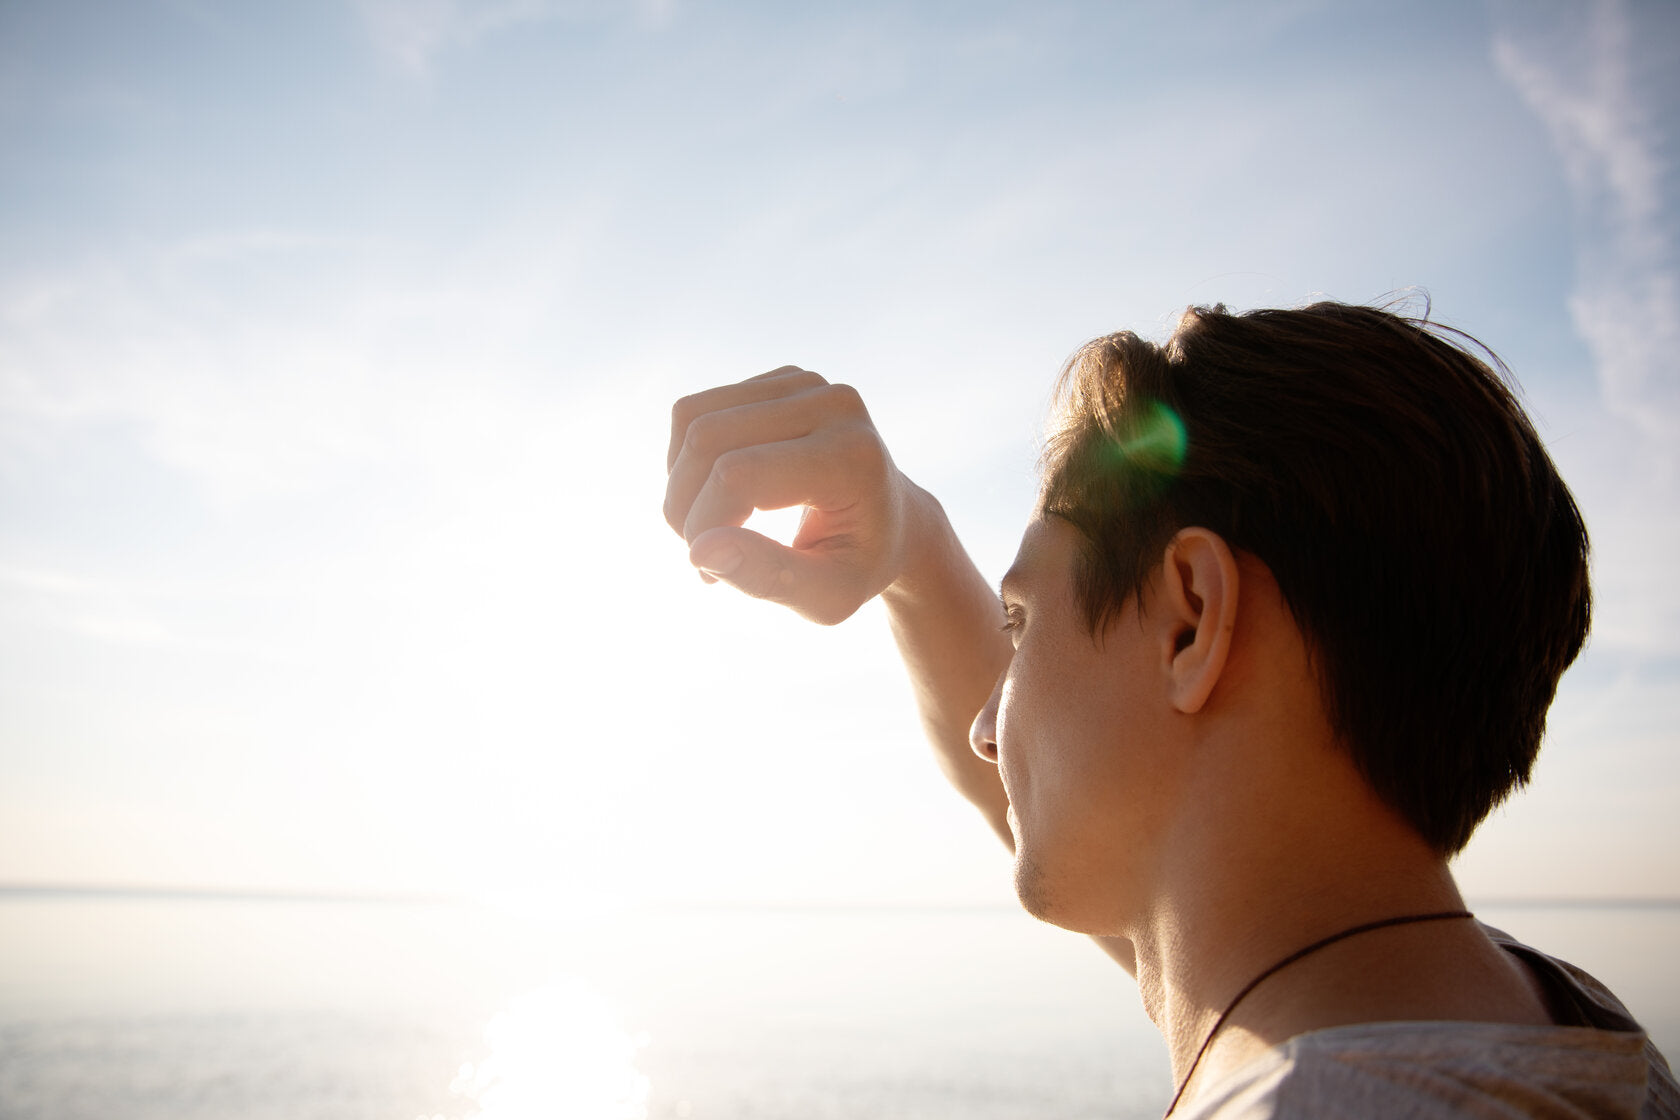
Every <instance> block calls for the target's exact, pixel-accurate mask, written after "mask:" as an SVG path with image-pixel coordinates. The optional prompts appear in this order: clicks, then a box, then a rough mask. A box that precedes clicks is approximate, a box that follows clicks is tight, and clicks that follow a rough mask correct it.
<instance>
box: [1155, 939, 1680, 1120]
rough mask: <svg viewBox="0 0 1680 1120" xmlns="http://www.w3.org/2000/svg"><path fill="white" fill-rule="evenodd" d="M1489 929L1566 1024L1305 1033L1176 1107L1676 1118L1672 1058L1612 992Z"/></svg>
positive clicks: (1259, 1118)
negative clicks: (1533, 978)
mask: <svg viewBox="0 0 1680 1120" xmlns="http://www.w3.org/2000/svg"><path fill="white" fill-rule="evenodd" d="M1489 934H1490V936H1492V937H1493V938H1494V940H1495V942H1496V943H1498V944H1500V945H1501V946H1503V947H1505V948H1507V949H1508V950H1510V951H1512V952H1515V953H1517V954H1518V955H1519V956H1521V957H1522V958H1523V959H1524V961H1525V963H1527V964H1528V965H1529V966H1530V968H1531V969H1533V970H1534V972H1535V973H1536V975H1537V976H1538V977H1539V978H1540V980H1541V982H1542V984H1543V985H1544V986H1546V987H1547V989H1548V994H1549V996H1550V997H1551V999H1552V1000H1553V1002H1554V1004H1555V1005H1556V1015H1557V1018H1558V1019H1559V1021H1560V1022H1561V1023H1564V1024H1566V1025H1560V1026H1551V1027H1544V1026H1542V1027H1533V1026H1515V1025H1510V1024H1503V1023H1467V1022H1391V1023H1364V1024H1358V1025H1354V1026H1346V1027H1335V1028H1332V1029H1329V1030H1322V1031H1312V1032H1309V1033H1307V1034H1303V1035H1298V1036H1296V1037H1295V1038H1292V1039H1290V1040H1288V1041H1287V1042H1285V1043H1283V1044H1282V1045H1280V1046H1277V1047H1274V1048H1273V1049H1271V1050H1269V1051H1268V1052H1267V1053H1266V1054H1265V1055H1263V1056H1262V1057H1261V1058H1259V1059H1257V1060H1256V1061H1254V1062H1251V1063H1249V1064H1248V1065H1247V1066H1245V1067H1244V1068H1243V1069H1241V1070H1239V1071H1237V1072H1236V1073H1235V1074H1233V1075H1232V1076H1231V1077H1229V1078H1227V1079H1226V1080H1225V1081H1223V1082H1221V1083H1220V1084H1217V1085H1213V1086H1210V1087H1209V1090H1208V1091H1207V1092H1206V1093H1205V1094H1203V1095H1202V1096H1201V1097H1200V1098H1199V1099H1198V1100H1196V1101H1195V1102H1194V1107H1193V1108H1192V1109H1190V1110H1189V1111H1188V1112H1186V1113H1184V1114H1183V1115H1184V1116H1185V1117H1188V1118H1192V1120H1215V1118H1217V1120H1270V1118H1273V1117H1299V1118H1303V1120H1310V1118H1315V1117H1327V1118H1328V1117H1343V1116H1362V1117H1370V1118H1373V1120H1401V1118H1406V1117H1441V1116H1512V1115H1520V1116H1556V1117H1629V1118H1636V1117H1637V1118H1643V1120H1662V1118H1674V1120H1680V1090H1677V1088H1676V1085H1675V1081H1674V1078H1673V1075H1672V1074H1671V1073H1670V1071H1669V1068H1668V1065H1667V1063H1666V1062H1665V1061H1664V1060H1663V1057H1662V1055H1661V1054H1660V1053H1658V1052H1657V1050H1656V1048H1655V1047H1654V1046H1652V1045H1651V1044H1650V1042H1649V1041H1648V1040H1647V1039H1646V1037H1645V1034H1644V1032H1643V1031H1641V1030H1640V1029H1639V1026H1638V1024H1637V1023H1635V1022H1634V1021H1633V1018H1632V1017H1631V1016H1630V1015H1629V1014H1628V1012H1627V1008H1625V1007H1624V1006H1622V1004H1621V1002H1620V1001H1619V1000H1617V999H1616V997H1615V996H1614V995H1612V994H1611V993H1610V992H1609V990H1608V989H1606V988H1605V987H1604V986H1603V985H1602V984H1600V983H1599V982H1598V981H1596V980H1594V979H1593V978H1592V977H1591V976H1588V975H1587V974H1586V973H1584V972H1582V971H1581V970H1579V969H1577V968H1574V967H1573V966H1570V965H1568V964H1566V963H1565V962H1562V961H1558V960H1556V959H1555V958H1552V957H1547V956H1545V954H1542V953H1539V952H1537V951H1536V950H1533V949H1529V948H1528V947H1527V946H1523V945H1520V944H1519V943H1518V942H1515V941H1513V940H1512V939H1510V938H1509V937H1506V936H1505V935H1503V934H1500V933H1499V932H1498V931H1496V930H1490V931H1489Z"/></svg>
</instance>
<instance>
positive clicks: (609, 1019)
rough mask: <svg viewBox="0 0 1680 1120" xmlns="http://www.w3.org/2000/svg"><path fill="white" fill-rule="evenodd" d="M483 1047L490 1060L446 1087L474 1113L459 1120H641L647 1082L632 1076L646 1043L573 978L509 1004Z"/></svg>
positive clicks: (552, 983)
mask: <svg viewBox="0 0 1680 1120" xmlns="http://www.w3.org/2000/svg"><path fill="white" fill-rule="evenodd" d="M484 1044H485V1048H486V1049H487V1050H488V1051H489V1052H488V1054H486V1056H485V1057H484V1058H483V1060H482V1061H479V1062H476V1063H474V1062H468V1063H466V1064H464V1065H463V1066H462V1067H461V1071H460V1073H459V1074H457V1075H456V1078H455V1080H454V1082H453V1083H452V1084H451V1085H450V1091H451V1092H452V1093H454V1094H456V1095H457V1096H461V1097H465V1098H467V1099H468V1100H470V1101H471V1102H472V1104H473V1105H474V1106H476V1107H475V1108H473V1109H472V1110H471V1111H469V1112H467V1113H466V1115H465V1117H464V1118H463V1120H539V1118H540V1120H647V1114H648V1079H647V1077H646V1076H644V1075H643V1074H642V1072H641V1071H640V1070H639V1069H637V1068H636V1053H637V1051H639V1050H640V1049H641V1048H642V1047H643V1046H645V1045H646V1044H647V1038H646V1036H645V1035H640V1034H637V1035H632V1034H631V1033H630V1032H629V1031H628V1030H626V1029H625V1027H624V1025H623V1022H622V1019H621V1017H620V1015H619V1013H618V1009H617V1008H616V1007H615V1006H614V1005H613V1003H612V1001H610V1000H608V999H607V998H606V997H605V996H603V995H601V993H599V992H598V991H596V990H595V989H594V988H592V987H591V986H590V985H589V984H587V983H586V982H584V981H583V980H581V979H579V978H577V977H574V976H562V977H559V978H557V979H555V980H553V981H550V982H549V983H547V984H545V985H543V986H542V987H540V988H537V989H536V990H534V991H530V992H527V993H525V994H524V995H521V996H518V997H517V998H515V999H513V1000H511V1001H509V1003H508V1005H507V1006H506V1007H505V1008H504V1009H503V1010H501V1011H500V1012H498V1013H497V1014H496V1015H495V1016H494V1017H493V1018H492V1019H491V1020H490V1022H489V1024H488V1025H487V1026H486V1027H485V1028H484ZM421 1120H424V1118H421ZM433 1120H445V1118H444V1117H441V1116H439V1117H434V1118H433Z"/></svg>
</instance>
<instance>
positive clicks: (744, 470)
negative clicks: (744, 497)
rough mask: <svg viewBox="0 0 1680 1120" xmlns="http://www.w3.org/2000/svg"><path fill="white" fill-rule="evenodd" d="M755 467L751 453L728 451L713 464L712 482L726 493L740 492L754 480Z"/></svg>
mask: <svg viewBox="0 0 1680 1120" xmlns="http://www.w3.org/2000/svg"><path fill="white" fill-rule="evenodd" d="M755 466H756V463H755V462H754V456H753V455H751V454H750V453H749V452H747V451H744V450H736V451H726V452H724V453H723V454H722V455H719V456H718V457H717V459H716V460H714V461H713V463H712V482H713V484H714V485H716V486H718V487H720V488H721V489H723V490H724V491H725V492H726V493H728V492H733V491H736V490H739V489H740V488H741V487H742V486H744V485H746V484H747V483H748V482H749V481H750V480H751V479H752V475H753V470H754V467H755Z"/></svg>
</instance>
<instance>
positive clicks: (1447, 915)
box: [1161, 910, 1475, 1120]
mask: <svg viewBox="0 0 1680 1120" xmlns="http://www.w3.org/2000/svg"><path fill="white" fill-rule="evenodd" d="M1474 916H1475V915H1473V914H1471V913H1470V911H1468V910H1443V911H1441V912H1440V913H1438V914H1405V915H1402V916H1401V917H1398V918H1384V919H1383V920H1382V921H1380V922H1366V923H1365V924H1364V925H1358V926H1354V927H1353V928H1351V929H1344V930H1342V931H1341V932H1340V933H1332V934H1331V935H1330V936H1329V937H1326V938H1324V939H1323V940H1321V941H1314V942H1313V943H1312V944H1311V945H1308V946H1307V947H1306V948H1305V949H1297V950H1295V952H1293V953H1291V954H1289V955H1288V956H1287V957H1284V958H1283V959H1282V960H1281V961H1279V962H1277V963H1276V964H1274V965H1272V967H1270V968H1268V969H1266V970H1265V971H1264V972H1262V973H1261V974H1260V975H1258V976H1256V977H1255V978H1254V979H1252V980H1250V981H1249V982H1248V983H1247V984H1245V985H1243V990H1242V991H1240V992H1238V993H1237V994H1236V995H1235V996H1233V997H1232V998H1231V1002H1230V1003H1227V1004H1226V1005H1225V1010H1223V1011H1221V1012H1220V1013H1219V1018H1218V1019H1216V1020H1214V1023H1213V1029H1212V1030H1211V1031H1208V1033H1207V1037H1206V1038H1204V1039H1202V1048H1201V1049H1200V1050H1197V1051H1196V1056H1195V1057H1194V1058H1192V1059H1191V1061H1190V1069H1189V1070H1188V1071H1187V1072H1186V1073H1185V1074H1184V1080H1183V1081H1180V1082H1179V1083H1178V1092H1176V1093H1174V1094H1173V1099H1172V1103H1171V1104H1169V1105H1168V1106H1167V1111H1166V1112H1165V1113H1164V1114H1163V1115H1162V1117H1161V1120H1166V1118H1167V1117H1168V1116H1171V1115H1172V1114H1173V1109H1175V1108H1177V1107H1178V1101H1179V1098H1180V1097H1182V1096H1184V1090H1185V1088H1186V1087H1187V1086H1188V1085H1189V1084H1190V1079H1191V1078H1192V1077H1194V1076H1196V1067H1197V1066H1199V1065H1201V1064H1202V1055H1203V1054H1206V1053H1207V1049H1208V1047H1209V1046H1211V1045H1212V1044H1213V1037H1214V1035H1216V1034H1218V1033H1219V1028H1220V1027H1223V1026H1224V1025H1225V1020H1227V1019H1229V1018H1230V1017H1231V1012H1233V1011H1235V1010H1236V1009H1237V1004H1239V1003H1241V1002H1242V1001H1243V999H1244V997H1246V996H1247V995H1248V993H1250V992H1252V991H1253V990H1254V989H1255V988H1258V987H1259V986H1260V984H1261V983H1262V982H1263V981H1264V980H1266V979H1267V978H1269V977H1270V976H1271V975H1272V974H1273V973H1276V972H1281V971H1282V970H1283V969H1285V968H1288V967H1289V966H1290V965H1292V964H1294V963H1295V962H1296V961H1298V960H1300V959H1301V958H1302V957H1306V956H1311V955H1312V954H1313V953H1316V952H1318V951H1319V950H1320V949H1323V948H1326V947H1328V946H1331V945H1334V944H1335V943H1336V942H1338V941H1345V940H1346V939H1347V938H1349V937H1353V936H1355V935H1357V934H1361V933H1370V932H1371V931H1372V930H1374V929H1387V928H1388V927H1389V926H1409V925H1412V924H1413V923H1415V922H1444V921H1447V920H1448V919H1451V918H1471V917H1474Z"/></svg>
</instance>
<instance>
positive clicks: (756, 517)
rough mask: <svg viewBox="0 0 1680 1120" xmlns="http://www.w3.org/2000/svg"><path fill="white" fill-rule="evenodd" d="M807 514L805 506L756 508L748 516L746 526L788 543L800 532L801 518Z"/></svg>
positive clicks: (774, 539)
mask: <svg viewBox="0 0 1680 1120" xmlns="http://www.w3.org/2000/svg"><path fill="white" fill-rule="evenodd" d="M804 516H805V507H804V506H789V507H788V508H787V509H755V510H753V513H752V516H751V517H749V518H747V522H746V528H748V529H751V530H752V531H753V532H755V533H762V534H764V535H765V536H767V537H769V538H770V539H771V540H773V541H779V542H780V543H782V544H787V543H789V542H790V541H792V540H793V536H794V534H795V533H797V532H799V520H800V518H802V517H804Z"/></svg>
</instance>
